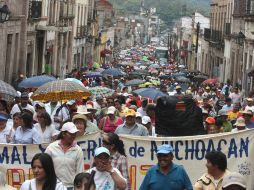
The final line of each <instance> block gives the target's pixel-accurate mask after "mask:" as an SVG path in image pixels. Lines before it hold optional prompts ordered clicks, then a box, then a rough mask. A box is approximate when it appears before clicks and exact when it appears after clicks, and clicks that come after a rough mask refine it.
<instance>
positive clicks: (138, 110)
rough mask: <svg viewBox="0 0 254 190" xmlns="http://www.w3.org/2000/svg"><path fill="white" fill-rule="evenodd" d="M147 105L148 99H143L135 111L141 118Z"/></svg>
mask: <svg viewBox="0 0 254 190" xmlns="http://www.w3.org/2000/svg"><path fill="white" fill-rule="evenodd" d="M147 105H148V99H144V100H142V102H141V107H139V108H138V109H137V113H140V114H141V117H143V116H146V115H147V114H146V107H147Z"/></svg>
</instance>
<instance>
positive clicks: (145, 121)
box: [142, 116, 151, 125]
mask: <svg viewBox="0 0 254 190" xmlns="http://www.w3.org/2000/svg"><path fill="white" fill-rule="evenodd" d="M149 122H150V123H151V118H150V117H149V116H143V117H142V124H144V125H146V124H147V123H149Z"/></svg>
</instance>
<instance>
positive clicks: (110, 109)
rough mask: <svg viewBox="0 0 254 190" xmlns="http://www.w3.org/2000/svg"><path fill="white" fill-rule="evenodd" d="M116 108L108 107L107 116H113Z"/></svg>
mask: <svg viewBox="0 0 254 190" xmlns="http://www.w3.org/2000/svg"><path fill="white" fill-rule="evenodd" d="M115 111H116V108H115V107H114V106H110V107H108V111H107V114H115Z"/></svg>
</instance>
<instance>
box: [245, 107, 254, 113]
mask: <svg viewBox="0 0 254 190" xmlns="http://www.w3.org/2000/svg"><path fill="white" fill-rule="evenodd" d="M248 110H251V111H252V112H253V113H254V106H246V107H245V109H244V111H248Z"/></svg>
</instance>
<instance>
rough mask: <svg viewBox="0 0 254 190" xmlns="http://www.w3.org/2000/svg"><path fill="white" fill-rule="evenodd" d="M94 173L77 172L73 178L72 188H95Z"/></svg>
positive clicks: (89, 189)
mask: <svg viewBox="0 0 254 190" xmlns="http://www.w3.org/2000/svg"><path fill="white" fill-rule="evenodd" d="M94 174H95V172H94V173H93V174H89V173H79V174H77V175H76V176H75V179H74V190H95V183H94V179H93V178H94Z"/></svg>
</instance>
